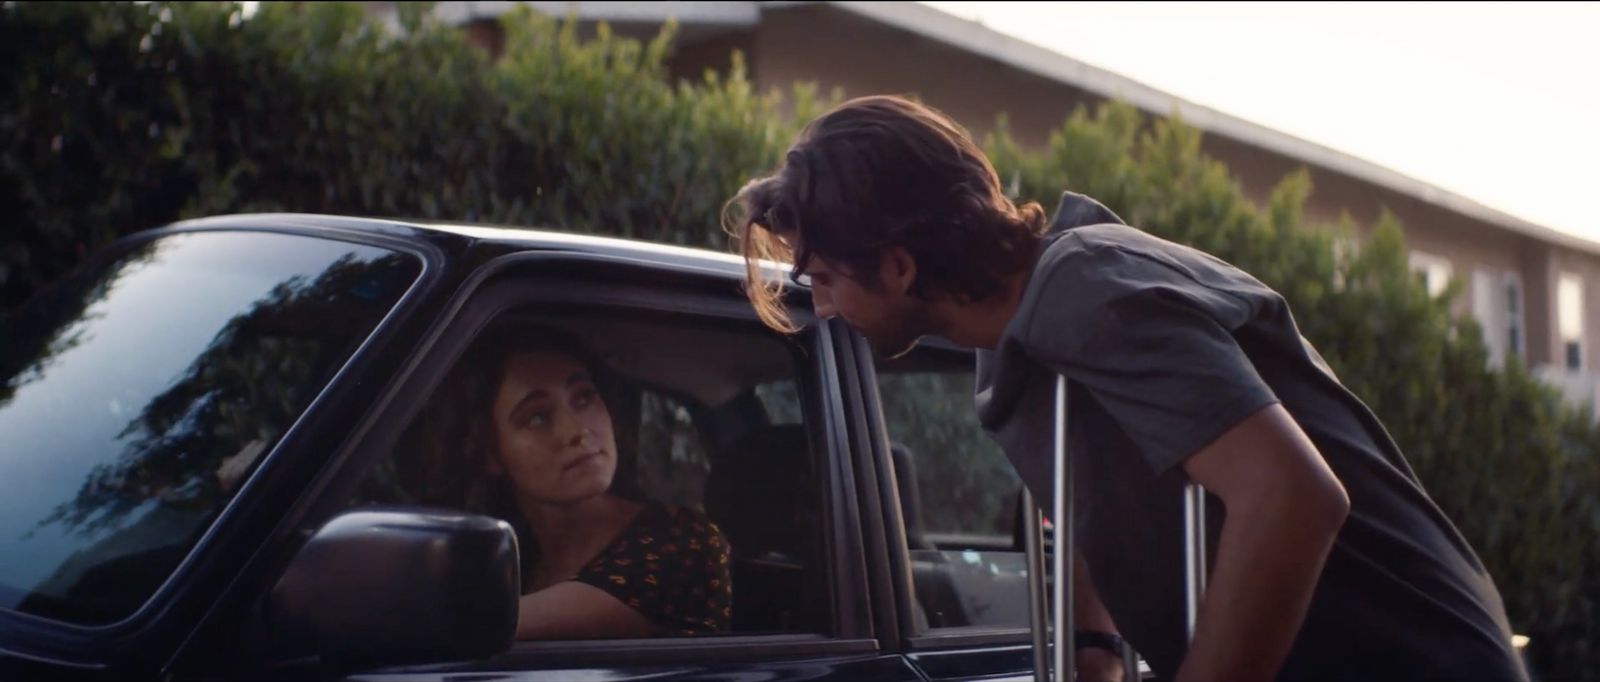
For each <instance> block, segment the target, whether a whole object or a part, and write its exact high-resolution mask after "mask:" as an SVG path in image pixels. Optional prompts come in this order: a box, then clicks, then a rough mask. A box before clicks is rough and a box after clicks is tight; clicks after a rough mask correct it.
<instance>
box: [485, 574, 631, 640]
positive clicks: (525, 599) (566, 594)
mask: <svg viewBox="0 0 1600 682" xmlns="http://www.w3.org/2000/svg"><path fill="white" fill-rule="evenodd" d="M659 634H661V633H660V629H659V628H657V627H656V626H655V625H654V624H653V623H651V622H650V620H649V619H648V618H645V616H644V614H642V613H639V612H638V611H635V610H633V609H632V608H629V607H628V605H627V604H624V603H622V602H621V601H618V600H617V598H616V597H613V596H611V595H610V594H608V593H606V591H605V590H602V589H600V588H598V587H595V586H593V585H590V584H587V583H582V582H578V581H575V580H568V581H566V582H562V583H557V584H555V585H552V586H550V587H547V588H545V589H542V590H539V591H538V592H534V593H533V594H526V595H523V596H522V599H521V600H520V602H519V603H518V604H517V639H519V640H523V639H605V638H621V637H654V636H656V635H659Z"/></svg>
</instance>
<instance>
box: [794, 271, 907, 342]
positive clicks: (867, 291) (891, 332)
mask: <svg viewBox="0 0 1600 682" xmlns="http://www.w3.org/2000/svg"><path fill="white" fill-rule="evenodd" d="M885 261H886V262H884V263H883V266H884V267H880V268H879V277H878V280H879V281H878V282H876V283H873V282H871V280H868V281H865V282H864V281H862V280H863V279H865V277H864V276H862V277H857V276H853V273H851V272H850V271H849V270H848V269H847V268H845V267H843V266H841V265H839V264H836V263H832V262H830V261H828V259H826V258H822V257H820V256H812V257H811V260H810V261H809V262H808V263H807V264H806V269H805V272H804V273H803V274H804V275H806V276H807V277H809V278H810V283H811V304H812V307H813V308H814V309H815V311H816V315H817V317H819V318H824V319H825V318H829V317H834V316H838V317H839V318H841V319H843V320H844V321H845V323H846V324H848V325H850V328H851V329H854V330H855V331H856V333H858V334H860V335H862V336H863V337H865V338H866V339H867V342H868V343H870V344H871V345H872V347H873V349H874V350H876V351H877V352H878V353H880V354H882V355H883V356H884V357H887V358H895V357H899V356H901V355H904V354H905V353H907V352H908V351H910V350H911V349H912V347H914V346H916V344H917V340H918V339H920V338H922V336H923V335H925V334H928V333H930V331H931V330H930V329H929V325H928V324H927V320H926V312H925V310H924V309H923V305H922V302H921V300H920V299H917V298H916V297H914V296H911V295H910V294H909V293H908V291H907V289H908V288H909V284H910V279H909V277H910V275H907V274H906V273H904V272H903V270H900V269H896V268H897V266H898V264H897V263H895V262H893V258H892V257H891V256H888V255H886V256H885Z"/></svg>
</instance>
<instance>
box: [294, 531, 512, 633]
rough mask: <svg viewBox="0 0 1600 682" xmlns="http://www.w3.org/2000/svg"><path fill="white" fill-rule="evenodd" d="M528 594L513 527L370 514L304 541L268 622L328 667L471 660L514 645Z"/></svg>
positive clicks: (318, 532) (320, 532) (319, 532)
mask: <svg viewBox="0 0 1600 682" xmlns="http://www.w3.org/2000/svg"><path fill="white" fill-rule="evenodd" d="M521 594H522V592H521V571H520V568H519V566H518V556H517V537H516V533H515V532H514V531H512V529H511V526H510V525H509V524H507V523H506V522H504V521H500V520H498V519H492V518H489V517H486V516H472V515H468V514H460V513H450V512H435V511H426V510H417V509H376V508H374V509H362V510H357V511H350V512H346V513H344V514H341V515H339V516H337V517H335V518H334V519H333V520H331V521H329V522H328V523H327V524H326V525H324V526H323V527H322V528H321V529H320V530H318V531H317V533H316V534H315V535H313V536H312V537H311V539H310V540H309V541H307V542H306V544H305V546H304V547H302V548H301V549H300V552H299V554H297V555H296V556H295V558H294V561H293V562H292V563H290V565H289V568H288V570H287V571H286V572H285V573H284V575H283V577H282V578H281V579H280V580H279V581H278V585H277V587H275V588H274V589H273V592H272V595H271V597H270V598H269V601H268V614H269V616H268V617H269V618H270V619H271V623H272V629H273V631H274V632H275V633H276V634H277V636H278V637H279V638H280V640H281V641H289V642H296V643H299V644H301V645H303V646H305V647H308V648H309V649H310V650H311V651H313V652H315V653H316V654H318V655H320V656H321V657H322V658H323V660H325V661H330V662H335V661H337V662H341V663H350V664H365V665H399V664H405V663H422V662H436V661H451V660H465V659H474V658H483V657H487V656H492V655H495V654H498V653H501V652H503V651H505V650H506V649H508V648H510V646H511V643H512V641H513V640H514V639H515V637H516V632H517V601H518V599H519V598H520V596H521ZM297 648H298V647H297Z"/></svg>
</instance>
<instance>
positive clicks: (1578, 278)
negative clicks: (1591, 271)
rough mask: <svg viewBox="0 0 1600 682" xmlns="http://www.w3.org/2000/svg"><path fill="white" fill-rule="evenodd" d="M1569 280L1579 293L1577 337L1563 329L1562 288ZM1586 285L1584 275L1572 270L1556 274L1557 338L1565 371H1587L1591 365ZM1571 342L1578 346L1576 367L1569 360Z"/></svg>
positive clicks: (1564, 321)
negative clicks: (1568, 335) (1572, 336)
mask: <svg viewBox="0 0 1600 682" xmlns="http://www.w3.org/2000/svg"><path fill="white" fill-rule="evenodd" d="M1568 282H1572V283H1574V289H1573V290H1574V291H1575V292H1576V293H1577V311H1576V312H1577V316H1578V317H1577V325H1578V335H1577V338H1568V337H1567V335H1566V333H1565V332H1564V331H1563V330H1562V326H1564V324H1565V323H1566V319H1565V316H1564V315H1563V314H1562V312H1563V311H1562V308H1564V307H1565V306H1563V305H1562V301H1561V299H1562V295H1561V294H1562V290H1563V289H1564V288H1565V287H1564V286H1563V285H1565V284H1566V283H1568ZM1584 285H1585V282H1584V279H1583V275H1581V274H1578V273H1576V272H1573V271H1571V270H1561V271H1559V272H1558V273H1557V275H1556V338H1557V339H1559V340H1560V342H1561V369H1562V371H1564V372H1568V373H1573V374H1576V373H1581V372H1585V371H1587V370H1588V367H1589V357H1588V356H1589V343H1588V339H1587V338H1586V337H1587V336H1588V334H1587V333H1585V332H1586V331H1587V329H1586V327H1587V326H1588V319H1587V318H1588V314H1587V313H1588V311H1587V310H1586V309H1585V306H1586V305H1587V304H1588V301H1587V299H1588V292H1587V291H1585V289H1586V288H1587V287H1585V286H1584ZM1570 344H1577V346H1578V364H1577V366H1576V367H1574V366H1572V363H1571V362H1570V361H1569V360H1568V358H1569V357H1570V354H1569V352H1568V346H1569V345H1570Z"/></svg>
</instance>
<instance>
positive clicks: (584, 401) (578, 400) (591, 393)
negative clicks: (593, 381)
mask: <svg viewBox="0 0 1600 682" xmlns="http://www.w3.org/2000/svg"><path fill="white" fill-rule="evenodd" d="M599 398H600V394H599V392H597V391H595V390H593V389H589V390H586V391H579V392H578V394H577V395H575V396H573V397H572V405H573V406H574V407H577V408H580V409H581V408H585V407H588V406H589V405H591V404H593V403H594V402H595V401H596V400H599Z"/></svg>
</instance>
